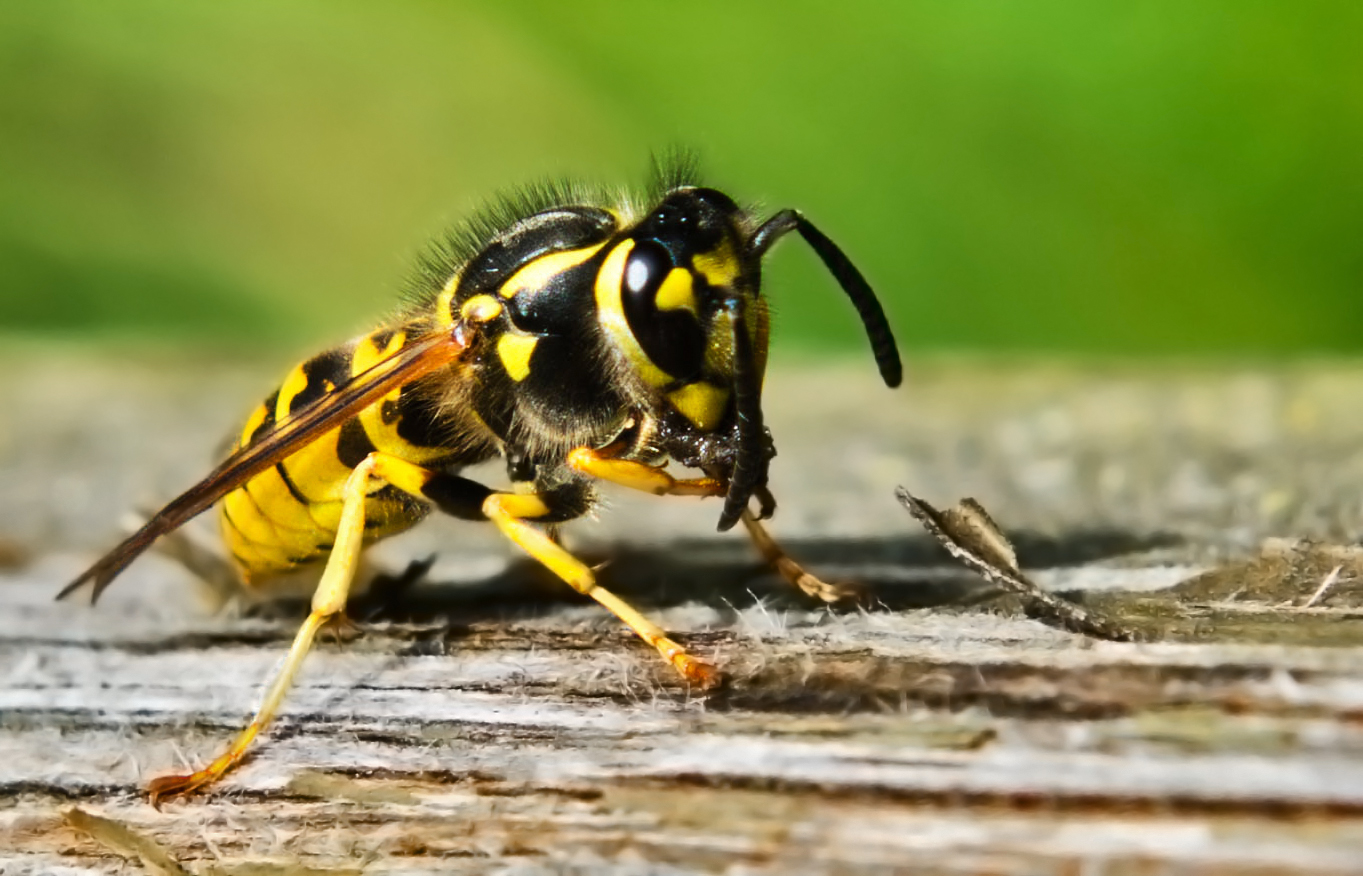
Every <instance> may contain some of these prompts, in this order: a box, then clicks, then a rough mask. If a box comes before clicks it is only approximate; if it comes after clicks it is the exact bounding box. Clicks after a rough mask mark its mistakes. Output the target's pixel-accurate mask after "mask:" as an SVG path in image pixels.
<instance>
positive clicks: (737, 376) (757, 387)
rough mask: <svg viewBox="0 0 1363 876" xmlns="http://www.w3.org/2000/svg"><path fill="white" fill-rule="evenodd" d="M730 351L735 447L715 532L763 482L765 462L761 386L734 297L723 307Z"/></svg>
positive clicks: (726, 524) (730, 525)
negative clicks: (731, 352) (729, 331)
mask: <svg viewBox="0 0 1363 876" xmlns="http://www.w3.org/2000/svg"><path fill="white" fill-rule="evenodd" d="M726 309H727V310H728V312H729V316H730V319H729V325H730V330H731V331H732V332H733V350H734V411H735V414H736V415H737V417H738V436H737V444H738V447H737V449H736V452H735V453H734V470H733V474H732V475H730V477H729V492H728V493H727V494H726V495H725V497H724V510H723V511H721V512H720V515H719V531H720V532H727V531H728V530H729V529H731V528H733V525H734V524H735V523H737V522H738V518H739V516H740V515H741V514H742V513H743V511H744V509H745V508H747V507H748V500H749V499H750V498H752V494H753V492H754V491H755V490H756V489H757V488H758V487H760V486H762V485H763V484H765V483H766V480H767V465H766V462H767V461H766V458H765V457H764V456H763V440H762V439H763V435H764V432H765V430H764V428H763V424H762V386H761V377H760V375H759V374H758V373H757V368H756V367H755V363H754V361H753V351H752V342H751V341H750V340H749V338H748V325H747V322H746V321H745V320H744V319H743V306H742V302H741V301H739V300H737V299H735V300H733V301H731V302H730V303H729V305H728V307H727V308H726Z"/></svg>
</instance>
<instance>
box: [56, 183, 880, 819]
mask: <svg viewBox="0 0 1363 876" xmlns="http://www.w3.org/2000/svg"><path fill="white" fill-rule="evenodd" d="M652 188H653V191H652V192H651V194H650V196H649V199H648V202H647V203H646V204H642V205H640V204H638V203H636V202H635V201H633V200H631V199H628V198H607V197H604V196H602V194H601V193H590V192H588V191H586V190H584V189H580V188H575V187H573V186H565V185H543V186H539V187H536V188H532V189H529V190H527V191H525V192H522V193H520V194H518V195H516V196H514V197H511V198H508V199H505V200H503V201H501V202H499V203H498V204H497V205H495V206H493V207H490V208H488V209H486V210H484V211H483V212H482V213H481V214H480V215H478V216H477V217H475V218H474V219H473V220H472V221H471V222H470V223H469V224H468V225H466V226H465V227H464V228H463V229H461V230H460V231H458V232H455V233H453V234H451V235H450V236H448V237H446V238H445V239H444V240H442V241H440V242H439V243H438V244H437V245H435V246H434V247H433V248H432V249H431V250H430V251H429V252H428V253H427V254H426V255H425V256H424V257H423V259H422V260H421V261H420V263H419V270H418V272H417V279H416V282H415V285H416V286H417V287H418V288H417V289H416V290H415V291H416V295H415V298H414V303H413V304H412V306H411V307H409V308H408V309H407V310H406V311H405V312H404V313H402V314H401V315H399V316H398V317H397V318H395V319H393V320H391V321H389V322H387V323H385V324H384V325H383V326H382V327H380V328H378V329H376V330H374V331H372V332H370V333H368V334H366V335H363V336H361V337H358V338H355V339H352V340H350V341H348V342H346V343H344V344H342V345H341V346H338V347H335V348H333V349H330V350H327V351H325V352H323V353H321V354H320V355H317V356H314V357H313V358H311V359H309V360H307V361H306V362H304V363H302V364H301V365H299V366H297V367H296V368H294V369H293V370H292V371H290V372H289V374H288V376H287V377H285V378H284V382H283V383H282V384H281V385H280V387H279V388H278V389H277V390H276V391H275V392H274V393H273V394H271V395H270V397H269V398H267V399H266V400H265V402H264V403H263V404H261V405H260V406H259V407H257V408H256V409H255V411H254V412H253V413H252V414H251V416H250V417H249V418H248V419H247V421H246V425H245V427H244V428H243V430H242V432H241V437H240V438H239V439H238V441H237V443H236V446H235V447H234V449H233V451H232V452H231V454H230V455H229V456H228V457H227V458H226V459H225V460H223V462H222V463H221V464H220V465H219V466H218V467H217V468H215V469H214V470H213V471H212V472H210V473H209V474H208V476H207V477H205V478H204V479H203V480H202V481H200V482H199V483H198V484H196V485H195V486H193V487H192V488H190V489H189V490H188V491H187V492H186V493H184V494H183V495H181V496H179V497H178V498H176V499H175V500H174V501H172V502H171V503H170V504H169V505H167V506H166V507H165V508H163V509H162V510H161V511H160V512H158V513H157V514H156V515H155V516H153V517H152V518H151V519H150V520H149V521H148V522H147V523H146V524H145V525H144V526H143V527H142V528H141V529H139V530H138V531H137V532H136V533H134V534H133V535H132V536H130V537H129V538H128V539H126V540H125V541H124V542H123V543H122V544H120V545H118V547H116V548H114V549H113V550H112V551H111V552H109V553H108V554H107V555H105V556H104V557H103V558H102V559H100V560H99V561H98V562H97V563H95V564H94V565H93V566H91V567H90V568H89V569H88V570H86V571H85V572H84V573H83V574H81V575H80V576H79V577H78V578H76V580H74V581H72V582H71V583H70V584H69V585H68V586H67V587H66V588H65V589H64V590H63V591H62V593H61V595H62V596H65V595H67V594H69V593H71V592H72V591H74V590H76V589H77V588H79V587H81V586H82V585H84V584H86V583H90V584H92V585H93V590H94V595H95V597H98V596H99V594H100V592H101V591H103V590H104V588H106V587H108V586H109V584H110V582H112V581H113V579H114V578H115V577H116V576H117V575H118V574H119V573H120V572H121V571H122V570H123V569H124V568H125V567H126V566H127V565H128V564H129V563H131V562H132V561H133V560H134V559H135V558H136V557H137V556H138V555H139V554H141V553H142V551H144V550H145V549H146V548H147V547H149V546H150V545H151V544H152V543H153V542H154V541H156V540H157V539H158V538H159V537H161V536H163V535H165V534H167V533H169V532H171V531H172V530H175V529H176V528H177V527H179V526H181V525H182V524H184V523H185V522H186V521H188V520H189V519H190V518H192V517H194V516H195V515H197V514H199V513H201V512H203V511H205V510H207V509H208V508H209V507H211V506H212V505H214V504H217V505H218V508H219V517H220V523H221V529H222V534H223V538H224V540H225V541H226V545H227V549H228V553H229V554H230V557H231V560H232V564H233V565H234V566H235V568H236V570H237V571H238V572H239V574H240V578H241V581H242V583H243V586H245V587H246V588H248V589H250V590H253V591H255V592H268V590H269V588H270V587H271V584H272V582H273V581H277V580H278V579H280V578H281V577H282V576H283V575H285V574H287V573H292V572H295V571H297V570H299V569H300V567H303V566H307V565H309V564H316V565H317V566H320V569H321V571H320V579H319V581H318V583H317V586H316V590H315V592H314V595H313V598H312V610H311V612H310V614H309V615H308V618H307V620H306V621H304V623H303V625H302V627H301V629H299V631H298V635H297V636H296V638H295V639H294V642H293V645H292V647H291V648H290V650H289V653H288V656H287V658H286V659H285V660H284V661H283V663H282V664H281V665H280V667H279V668H278V669H277V670H276V671H275V673H274V675H273V676H272V678H271V679H270V681H269V684H268V686H267V688H266V694H265V696H264V698H263V700H262V702H261V705H260V706H259V708H258V710H257V712H256V714H255V716H254V717H253V718H252V720H251V723H250V725H249V726H248V727H247V728H246V729H245V730H243V731H242V732H241V733H240V734H239V735H238V736H237V738H236V739H235V740H234V741H233V743H232V744H231V745H230V746H229V747H228V749H227V750H226V752H224V753H223V754H222V755H221V756H220V757H218V758H217V759H216V760H214V761H213V762H212V763H211V764H209V765H208V766H207V767H205V768H204V769H201V770H198V771H197V772H193V773H191V774H188V775H177V776H163V777H161V778H158V779H156V780H154V781H153V782H152V783H151V785H150V786H149V792H150V794H151V797H152V799H153V801H155V800H157V799H159V798H163V797H168V796H174V795H178V794H184V793H187V792H189V791H192V790H194V789H196V788H199V787H202V786H204V785H208V784H210V783H212V782H214V781H216V780H217V779H218V778H219V777H220V776H222V775H223V774H224V773H225V772H226V771H227V770H229V769H230V768H231V767H232V765H233V764H235V763H236V762H237V761H238V760H239V759H240V758H241V756H242V754H243V753H244V751H245V750H246V747H247V746H248V745H249V744H250V742H251V740H252V739H253V738H254V737H255V736H256V735H257V734H258V733H259V732H260V731H261V730H262V729H263V728H264V727H265V726H266V725H267V724H268V723H269V721H270V719H271V718H272V716H273V714H274V712H275V711H276V709H277V708H278V706H279V704H280V702H281V701H282V699H283V697H284V694H285V692H286V691H287V689H288V688H289V686H290V684H291V682H292V679H293V677H294V675H295V673H296V672H297V670H298V668H299V666H300V665H301V663H302V661H303V659H304V657H305V656H306V654H307V652H308V650H309V648H310V647H311V644H312V641H313V638H314V636H315V635H316V634H317V631H318V629H319V628H320V627H321V626H322V625H323V624H324V623H326V622H327V621H328V620H329V619H332V618H338V617H339V616H341V614H342V612H343V611H344V609H345V606H346V600H347V596H348V594H349V591H350V588H351V583H352V580H353V579H354V577H355V573H356V568H357V565H358V563H359V558H360V553H361V551H362V550H363V548H364V547H365V545H367V544H369V543H372V542H374V541H376V540H378V539H380V538H383V537H385V536H388V535H392V534H394V533H397V532H399V531H402V530H404V529H407V528H408V527H410V526H412V525H414V524H416V523H417V522H419V521H420V520H421V519H422V518H424V517H425V516H426V514H427V513H428V512H429V511H430V509H431V508H436V509H439V510H441V511H443V512H445V513H447V514H450V515H453V516H455V517H458V518H462V519H465V520H480V521H491V522H492V523H493V524H495V525H496V526H497V528H498V529H499V530H501V532H502V533H503V534H504V535H506V537H507V538H509V539H511V541H513V542H515V543H516V544H518V545H520V547H521V548H523V549H524V550H525V551H526V552H528V553H529V554H530V555H531V556H532V557H534V558H535V559H537V560H539V561H540V562H541V563H543V564H544V565H545V566H547V567H549V568H550V569H551V570H553V572H555V573H556V574H557V575H558V576H559V577H561V578H562V579H563V580H564V581H566V582H567V583H568V584H569V585H570V586H572V587H573V588H574V589H575V590H577V591H578V592H579V593H583V594H585V595H587V596H590V597H592V598H593V599H595V600H596V601H597V602H599V603H600V604H601V605H603V606H605V607H606V608H607V609H609V610H610V611H611V612H612V613H614V614H615V615H616V616H617V617H619V618H620V619H621V620H622V621H624V622H625V623H626V624H627V625H628V626H629V627H630V629H632V630H634V632H636V633H637V634H638V635H639V637H640V638H642V639H643V640H644V641H645V642H647V643H649V644H650V645H652V646H653V647H654V648H656V649H657V650H658V652H659V653H660V654H661V655H662V656H663V658H664V659H666V660H667V661H668V662H669V663H671V664H672V665H673V666H674V667H675V668H676V669H677V671H679V672H680V673H681V674H682V676H683V677H684V678H686V679H687V680H688V681H689V682H692V683H695V684H700V685H705V684H709V683H711V682H712V681H713V680H714V679H715V678H716V671H715V670H714V669H713V667H711V666H710V665H708V664H707V663H705V662H703V661H701V660H699V659H697V658H696V657H693V656H692V655H690V654H688V653H687V652H686V650H685V649H683V648H682V647H681V646H680V645H678V644H677V643H676V642H674V641H672V640H671V639H670V638H668V637H667V635H666V633H665V632H664V631H663V630H662V629H661V628H659V627H658V626H657V625H655V624H653V623H652V622H650V621H649V620H648V619H647V618H645V617H644V616H643V615H642V614H640V613H639V612H638V611H636V610H635V609H634V608H633V607H631V606H630V605H628V604H627V603H626V602H624V601H623V600H621V599H620V598H619V597H617V596H615V595H614V594H613V593H611V592H610V591H608V590H606V589H605V588H603V587H601V586H599V585H598V584H597V583H596V577H595V575H594V574H593V572H592V569H591V568H590V567H588V566H587V565H585V564H584V563H582V562H581V561H580V560H578V559H577V558H576V557H574V556H573V555H572V554H571V553H570V552H569V551H567V550H566V549H565V548H564V547H562V546H561V545H560V544H559V542H558V540H557V539H556V538H555V537H554V533H553V528H552V527H553V525H554V524H559V523H562V522H565V521H568V520H572V519H574V518H577V517H580V516H582V515H583V514H585V513H587V512H588V510H589V509H591V507H592V505H593V503H594V501H595V498H596V493H595V482H597V481H609V482H611V483H615V484H620V485H623V486H626V487H632V488H634V489H637V490H643V491H645V492H650V493H655V494H658V495H688V496H716V497H723V501H724V507H723V510H722V511H721V512H720V517H719V529H720V530H721V531H723V530H727V529H729V528H731V527H732V526H733V525H734V524H735V523H736V522H738V521H739V520H742V521H743V523H744V524H745V526H746V527H747V529H748V530H749V532H750V533H751V535H752V537H753V539H754V541H755V542H756V543H757V546H758V548H759V549H760V550H761V551H762V553H763V554H764V556H765V557H766V558H767V559H768V560H769V561H770V562H772V563H773V564H774V565H775V566H776V567H777V569H778V570H779V571H780V572H781V573H782V574H783V575H784V576H785V577H786V578H787V579H789V580H790V581H791V582H792V583H794V584H796V585H797V586H799V587H801V588H802V589H804V590H805V591H806V592H808V593H811V594H812V595H815V596H820V597H823V598H825V599H834V598H837V596H838V595H839V593H840V591H839V590H838V588H836V587H833V586H830V585H827V584H825V583H824V582H822V581H820V580H819V579H817V578H816V577H814V576H813V575H810V574H808V573H807V572H805V571H804V570H803V569H802V568H801V567H800V566H799V565H797V564H796V563H795V562H794V561H792V560H791V559H790V558H789V557H787V556H786V555H785V554H784V552H782V551H781V549H780V548H779V546H777V545H776V543H775V542H774V541H772V539H771V537H770V536H769V535H768V534H767V532H766V530H765V529H764V528H763V526H762V524H761V523H760V521H761V520H763V519H765V518H767V517H769V516H770V515H771V513H772V511H773V510H774V509H775V500H774V499H773V497H772V495H771V492H770V491H769V490H768V489H767V470H768V465H769V463H770V461H771V459H772V457H773V456H774V455H775V452H776V451H775V446H774V444H773V442H772V438H771V435H770V433H769V432H768V430H767V429H766V427H765V426H764V425H763V421H762V406H761V391H762V380H763V373H764V370H765V366H766V359H767V338H768V314H767V304H766V301H765V299H764V298H763V296H762V294H761V269H762V259H763V257H764V256H765V255H766V253H767V251H768V250H769V249H770V248H771V246H772V244H774V243H775V242H776V241H777V240H779V239H780V238H781V237H783V236H785V235H786V234H788V233H789V232H791V231H796V232H799V234H800V236H801V237H803V238H804V240H805V241H806V242H807V243H808V244H809V245H810V246H811V247H812V248H813V249H814V251H815V252H816V253H817V254H818V255H819V257H820V258H821V259H822V261H823V263H824V264H825V265H826V266H827V268H828V270H829V271H830V272H831V273H832V274H833V276H834V278H835V279H836V280H837V281H838V283H839V284H840V285H841V286H842V288H843V290H844V291H845V292H846V293H847V295H848V297H850V298H851V300H852V303H853V305H854V306H855V307H856V309H857V312H858V313H859V314H860V316H861V320H862V323H863V324H864V326H865V328H866V332H867V335H868V336H869V338H870V342H871V348H872V350H873V352H874V354H875V358H876V362H877V364H878V366H879V368H880V374H881V377H882V378H883V379H884V380H885V383H886V384H888V385H889V386H892V387H893V386H897V385H898V384H899V382H900V379H901V365H900V359H899V352H898V349H897V348H896V345H895V341H894V337H893V335H892V334H891V332H890V327H889V324H888V322H887V321H886V319H885V314H884V311H883V310H882V308H881V306H880V303H879V302H878V301H877V299H876V297H875V294H874V293H873V292H872V291H871V288H870V286H869V285H868V284H867V282H866V280H865V279H864V278H863V277H862V275H861V273H860V272H859V271H858V270H857V269H856V268H855V267H854V266H853V265H852V263H851V262H850V261H849V260H848V259H847V257H846V256H845V255H844V254H843V253H842V251H841V250H840V249H838V247H837V246H836V245H835V244H834V243H833V242H832V241H831V240H829V239H828V238H827V237H825V236H824V235H823V233H822V232H820V231H819V230H818V229H817V228H815V227H814V226H813V225H812V224H810V222H809V221H808V220H806V219H805V218H804V217H803V216H802V215H800V213H798V212H796V211H794V210H781V211H780V212H778V213H776V214H775V215H774V216H772V217H771V218H769V219H767V220H766V221H764V222H763V221H759V220H758V218H757V217H756V216H755V215H754V214H753V212H752V211H751V210H749V209H745V208H743V207H741V206H739V205H738V204H737V203H735V202H734V201H733V200H732V199H731V198H730V197H729V196H728V195H725V194H723V193H722V192H719V191H717V190H715V189H713V188H705V187H702V186H700V185H698V184H696V182H695V181H694V179H693V175H692V173H691V172H690V171H689V170H687V169H685V168H684V167H682V166H680V165H679V166H678V167H677V168H674V169H670V170H659V171H657V172H655V182H654V185H653V187H652ZM498 456H500V457H502V458H503V459H505V460H506V466H507V473H508V476H509V479H510V481H511V487H510V488H506V489H493V488H491V487H487V486H484V485H483V484H481V483H478V482H476V481H474V480H471V479H468V478H465V477H463V476H462V475H461V474H460V471H461V470H462V469H464V468H465V467H467V466H470V465H474V464H477V463H480V462H484V461H486V460H489V459H491V458H494V457H498ZM669 460H670V461H672V462H675V463H677V464H678V465H679V466H681V467H682V468H685V469H692V470H694V471H695V472H696V473H697V474H698V476H696V477H690V478H677V477H674V476H673V475H671V474H669V473H668V472H667V471H666V466H667V464H668V462H669ZM754 504H755V506H756V508H755V510H754V508H753V507H752V506H753V505H754ZM546 527H548V529H546ZM323 561H324V562H323Z"/></svg>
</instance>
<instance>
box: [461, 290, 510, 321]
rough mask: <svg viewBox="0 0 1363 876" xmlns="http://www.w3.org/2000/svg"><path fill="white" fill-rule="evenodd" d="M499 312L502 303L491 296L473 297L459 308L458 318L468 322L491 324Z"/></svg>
mask: <svg viewBox="0 0 1363 876" xmlns="http://www.w3.org/2000/svg"><path fill="white" fill-rule="evenodd" d="M501 312H502V302H500V301H498V300H497V299H496V298H493V297H492V296H491V295H475V296H473V297H472V298H470V299H469V300H468V301H465V302H464V303H463V304H461V305H460V306H459V317H460V318H461V319H464V320H467V321H468V322H491V321H492V320H494V319H496V318H497V317H498V316H500V315H501Z"/></svg>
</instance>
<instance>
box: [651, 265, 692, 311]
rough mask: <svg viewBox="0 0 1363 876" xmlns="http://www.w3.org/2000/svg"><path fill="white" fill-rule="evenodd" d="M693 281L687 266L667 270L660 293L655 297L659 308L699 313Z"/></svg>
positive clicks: (659, 289)
mask: <svg viewBox="0 0 1363 876" xmlns="http://www.w3.org/2000/svg"><path fill="white" fill-rule="evenodd" d="M694 285H695V284H693V283H692V282H691V272H690V271H688V270H686V269H685V268H673V269H672V270H670V271H668V272H667V276H666V277H665V278H664V279H663V284H662V285H661V286H659V287H658V294H657V296H656V297H655V298H654V299H653V300H654V302H655V303H656V304H657V306H658V309H659V310H689V311H691V312H692V313H695V314H699V313H700V308H699V307H697V306H696V292H695V289H694V288H693V287H694Z"/></svg>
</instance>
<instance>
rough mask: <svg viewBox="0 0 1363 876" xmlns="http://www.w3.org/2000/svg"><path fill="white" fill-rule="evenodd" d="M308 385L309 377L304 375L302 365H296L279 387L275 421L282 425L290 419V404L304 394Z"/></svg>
mask: <svg viewBox="0 0 1363 876" xmlns="http://www.w3.org/2000/svg"><path fill="white" fill-rule="evenodd" d="M307 385H308V376H307V375H306V374H304V373H303V366H302V365H295V366H294V368H293V370H292V371H290V372H289V374H288V376H287V377H285V378H284V382H283V383H282V384H280V386H279V398H278V399H276V400H275V406H274V419H275V422H276V423H282V422H284V421H285V420H287V419H288V418H289V403H290V402H292V401H293V397H294V396H296V395H298V394H299V393H300V392H302V391H303V390H304V389H305V388H306V387H307Z"/></svg>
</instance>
